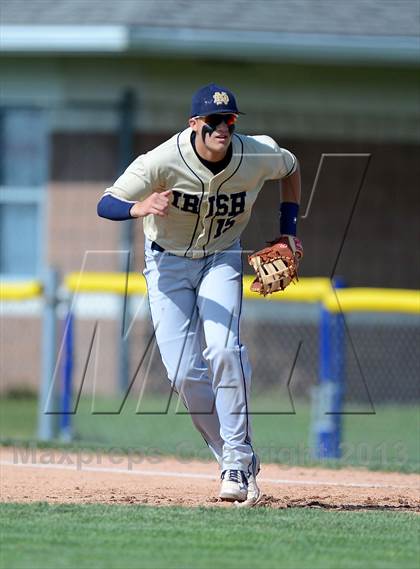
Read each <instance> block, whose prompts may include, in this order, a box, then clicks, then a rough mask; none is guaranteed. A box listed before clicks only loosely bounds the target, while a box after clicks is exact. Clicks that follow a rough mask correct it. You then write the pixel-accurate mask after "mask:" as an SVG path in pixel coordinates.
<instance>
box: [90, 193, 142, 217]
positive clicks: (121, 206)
mask: <svg viewBox="0 0 420 569" xmlns="http://www.w3.org/2000/svg"><path fill="white" fill-rule="evenodd" d="M134 203H135V202H125V201H123V200H119V199H118V198H116V197H114V196H111V195H110V194H106V195H105V196H103V197H102V198H101V200H100V202H99V203H98V207H97V212H98V215H99V217H105V218H106V219H112V220H113V221H124V220H125V219H133V218H132V217H131V215H130V209H131V208H132V207H133V205H134Z"/></svg>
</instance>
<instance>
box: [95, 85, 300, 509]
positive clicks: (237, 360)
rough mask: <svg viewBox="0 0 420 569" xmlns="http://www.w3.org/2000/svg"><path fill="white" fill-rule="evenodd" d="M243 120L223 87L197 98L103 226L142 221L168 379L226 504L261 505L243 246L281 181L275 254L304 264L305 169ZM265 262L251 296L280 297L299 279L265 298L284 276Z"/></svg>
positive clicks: (133, 171) (144, 158)
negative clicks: (258, 204)
mask: <svg viewBox="0 0 420 569" xmlns="http://www.w3.org/2000/svg"><path fill="white" fill-rule="evenodd" d="M240 114H242V113H240V111H239V110H238V107H237V104H236V100H235V97H234V95H233V93H232V92H231V91H230V90H229V89H226V88H225V87H221V86H218V85H215V84H214V83H212V84H210V85H206V86H204V87H202V88H201V89H199V90H198V91H197V92H196V93H195V94H194V95H193V97H192V104H191V113H190V118H189V121H188V128H186V129H185V130H183V131H182V132H179V133H177V134H175V135H174V136H173V137H172V138H170V139H169V140H167V141H166V142H164V143H163V144H161V145H160V146H158V147H157V148H155V149H153V150H151V151H150V152H147V153H146V154H143V155H141V156H139V157H138V158H136V159H135V160H134V162H132V164H131V165H130V166H129V167H128V168H127V170H126V171H125V172H124V173H123V174H122V175H121V176H120V177H119V178H118V179H117V180H116V182H115V183H114V185H113V186H112V187H110V188H108V189H106V191H105V193H104V195H103V196H102V198H101V200H100V202H99V204H98V215H100V216H101V217H105V218H108V219H112V220H125V219H132V218H143V228H144V233H145V269H144V275H145V278H146V281H147V288H148V296H149V302H150V310H151V316H152V321H153V325H154V329H155V334H156V340H157V343H158V346H159V350H160V353H161V357H162V360H163V363H164V365H165V368H166V370H167V374H168V378H169V380H170V382H171V384H172V386H173V389H174V390H176V392H177V393H178V394H179V396H180V397H181V398H182V401H183V402H184V404H185V405H186V407H187V409H188V411H189V412H190V414H191V417H192V421H193V423H194V425H195V427H196V428H197V429H198V430H199V432H200V433H201V435H202V436H203V438H204V440H205V442H206V443H207V445H208V446H209V448H210V450H211V451H212V452H213V454H214V456H215V458H216V459H217V461H218V463H219V465H220V469H221V489H220V494H219V496H220V498H221V499H223V500H229V501H235V502H237V503H239V504H240V503H242V505H244V504H245V505H253V504H255V503H256V502H258V500H259V498H260V496H261V494H260V490H259V488H258V485H257V481H256V476H257V474H258V471H259V460H258V457H257V456H256V454H255V452H254V448H253V446H252V434H251V422H250V415H249V390H250V381H251V368H250V364H249V361H248V354H247V350H246V348H245V346H244V345H243V344H242V343H241V337H240V317H241V306H242V276H243V267H242V253H241V245H240V241H239V239H240V236H241V234H242V232H243V230H244V229H245V227H246V225H247V223H248V220H249V218H250V215H251V211H252V206H253V204H254V202H255V200H256V198H257V196H258V193H259V191H260V190H261V188H262V186H263V184H264V182H265V181H266V180H280V179H281V180H282V201H281V204H280V233H281V235H282V240H283V241H277V242H276V243H277V244H278V245H276V246H277V247H280V248H283V249H284V248H286V249H287V250H288V251H289V253H290V251H292V253H291V254H290V258H291V259H294V260H296V261H297V259H298V258H299V256H301V246H300V242H299V240H298V239H297V238H296V237H294V236H295V235H296V221H297V216H298V208H299V202H300V174H299V167H298V162H297V159H296V157H295V156H294V155H293V154H292V153H291V152H289V151H288V150H285V149H283V148H280V147H279V146H278V145H277V144H276V142H275V141H274V140H273V139H272V138H270V137H268V136H244V135H240V134H237V133H236V132H235V126H236V122H237V119H238V117H239V115H240ZM283 242H284V243H285V244H283ZM297 252H298V253H299V255H297V254H296V253H297ZM252 257H253V259H252V261H253V262H254V264H255V258H256V257H255V255H254V256H252ZM260 259H261V258H260V257H257V260H258V267H259V271H258V270H257V268H256V270H257V278H256V280H255V282H254V284H253V287H252V289H253V290H255V291H257V292H261V293H263V294H266V293H268V292H273V290H279V289H282V288H284V286H286V285H287V284H288V282H289V281H290V278H293V275H292V274H290V271H289V273H287V271H286V273H287V274H286V276H287V275H288V277H287V278H286V280H285V281H284V280H283V281H281V280H280V281H277V282H280V285H279V286H274V287H273V284H272V283H271V284H269V285H267V286H266V284H265V281H264V278H265V275H266V274H270V275H271V273H273V271H274V269H273V268H272V267H271V268H270V269H269V270H268V271H265V272H264V271H263V268H261V267H262V265H263V263H261V262H260ZM250 260H251V259H250ZM287 263H288V261H287V260H286V268H287ZM289 269H290V267H289ZM289 277H290V278H289Z"/></svg>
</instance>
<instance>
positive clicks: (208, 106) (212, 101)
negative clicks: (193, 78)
mask: <svg viewBox="0 0 420 569" xmlns="http://www.w3.org/2000/svg"><path fill="white" fill-rule="evenodd" d="M216 113H234V114H236V115H243V114H245V113H241V112H240V111H239V110H238V106H237V104H236V100H235V96H234V94H233V93H232V91H230V90H229V89H226V87H221V86H220V85H216V84H215V83H210V85H205V86H204V87H201V89H198V91H196V92H195V93H194V95H193V96H192V101H191V114H190V117H191V118H192V117H206V116H208V115H214V114H216Z"/></svg>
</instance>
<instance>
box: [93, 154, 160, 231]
mask: <svg viewBox="0 0 420 569" xmlns="http://www.w3.org/2000/svg"><path fill="white" fill-rule="evenodd" d="M169 196H170V190H165V188H164V186H163V184H162V183H161V182H160V180H159V175H158V169H157V168H156V167H154V166H153V163H152V160H151V159H150V156H148V155H147V154H146V155H142V156H139V157H138V158H136V160H134V162H132V163H131V164H130V166H128V168H127V169H126V170H125V172H124V173H123V174H122V175H121V176H120V177H119V178H118V179H117V180H116V182H115V183H114V185H113V186H111V187H110V188H107V189H106V190H105V193H104V195H103V196H102V198H101V199H100V201H99V203H98V206H97V212H98V215H99V216H100V217H104V218H106V219H111V220H114V221H122V220H125V219H133V218H139V217H145V216H146V215H150V214H152V215H158V216H161V217H163V216H165V215H167V211H168V207H169Z"/></svg>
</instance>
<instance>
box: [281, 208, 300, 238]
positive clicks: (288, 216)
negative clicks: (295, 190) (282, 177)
mask: <svg viewBox="0 0 420 569" xmlns="http://www.w3.org/2000/svg"><path fill="white" fill-rule="evenodd" d="M298 214H299V204H297V203H294V202H282V203H281V204H280V234H281V235H296V229H297V218H298Z"/></svg>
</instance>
